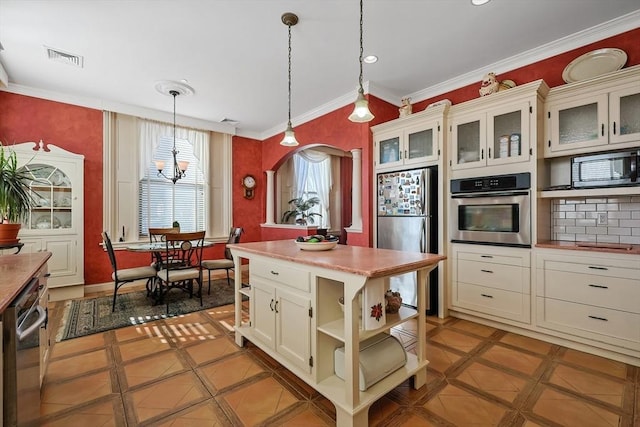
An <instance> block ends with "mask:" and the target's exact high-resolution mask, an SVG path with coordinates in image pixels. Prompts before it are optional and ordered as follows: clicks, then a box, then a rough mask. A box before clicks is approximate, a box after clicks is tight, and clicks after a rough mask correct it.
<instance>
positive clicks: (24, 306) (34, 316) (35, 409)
mask: <svg viewBox="0 0 640 427" xmlns="http://www.w3.org/2000/svg"><path fill="white" fill-rule="evenodd" d="M40 286H41V284H40V281H39V279H38V278H37V277H36V278H33V279H32V280H31V281H30V282H29V284H28V285H27V286H26V287H25V288H24V289H23V291H22V292H21V293H20V294H19V295H18V296H17V297H16V299H15V300H14V301H13V302H12V303H11V304H10V305H9V307H7V309H6V310H5V311H4V313H3V315H2V329H3V334H2V335H3V350H4V354H3V401H4V402H3V404H4V408H3V409H4V414H3V415H4V417H3V418H4V425H5V426H21V425H25V424H28V423H31V422H33V421H34V420H35V419H37V418H38V417H39V415H40V339H39V337H40V328H41V327H43V325H45V323H46V322H47V311H46V309H45V308H43V307H41V306H40V305H38V296H39V292H38V291H39V289H40Z"/></svg>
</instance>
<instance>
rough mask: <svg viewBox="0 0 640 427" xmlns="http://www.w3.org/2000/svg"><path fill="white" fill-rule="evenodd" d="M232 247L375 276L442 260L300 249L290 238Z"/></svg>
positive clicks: (349, 249)
mask: <svg viewBox="0 0 640 427" xmlns="http://www.w3.org/2000/svg"><path fill="white" fill-rule="evenodd" d="M228 247H229V248H231V249H232V250H233V249H235V248H237V249H239V250H242V251H245V252H249V253H252V254H256V255H263V256H267V257H271V258H277V259H282V260H285V261H293V262H297V263H300V264H307V265H313V266H316V267H322V268H328V269H331V270H338V271H344V272H346V273H352V274H358V275H361V276H365V277H369V278H376V277H384V276H389V275H395V274H401V273H406V272H409V271H415V270H419V269H421V268H426V267H429V266H432V265H433V264H436V263H438V262H439V261H442V260H444V259H446V257H445V256H443V255H438V254H424V253H419V252H400V251H394V250H390V249H376V248H368V247H361V246H349V245H337V246H336V247H335V248H334V249H331V250H328V251H304V250H301V249H299V248H298V246H297V245H296V243H295V241H293V240H274V241H267V242H252V243H237V244H230V245H228Z"/></svg>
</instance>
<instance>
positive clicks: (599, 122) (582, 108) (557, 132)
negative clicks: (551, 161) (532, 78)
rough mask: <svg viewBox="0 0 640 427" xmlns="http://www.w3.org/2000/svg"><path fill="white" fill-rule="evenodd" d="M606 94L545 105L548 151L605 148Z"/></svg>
mask: <svg viewBox="0 0 640 427" xmlns="http://www.w3.org/2000/svg"><path fill="white" fill-rule="evenodd" d="M607 100H608V97H607V94H606V93H604V94H600V95H598V96H590V97H588V98H580V99H574V100H571V101H568V102H565V103H558V104H549V105H548V107H547V108H548V112H547V119H548V120H549V124H550V139H549V141H548V142H547V148H548V149H549V150H550V151H552V152H553V151H565V150H572V149H575V148H585V147H594V146H598V145H605V144H607V141H608V135H607V133H608V124H607V123H608V108H607V104H608V102H607Z"/></svg>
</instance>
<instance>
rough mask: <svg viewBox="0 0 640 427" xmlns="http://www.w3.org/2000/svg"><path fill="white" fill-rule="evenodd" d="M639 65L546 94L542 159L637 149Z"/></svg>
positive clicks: (639, 135)
mask: <svg viewBox="0 0 640 427" xmlns="http://www.w3.org/2000/svg"><path fill="white" fill-rule="evenodd" d="M638 79H640V66H634V67H630V68H628V69H625V70H621V71H619V72H616V73H611V74H608V75H605V76H602V77H598V78H595V79H591V80H588V81H582V82H577V83H571V84H568V85H564V86H560V87H557V88H554V89H551V90H550V91H549V96H548V97H547V104H546V108H545V109H546V114H545V117H546V131H545V133H546V144H545V147H544V156H545V157H555V156H567V155H573V154H581V153H590V152H596V151H604V150H616V149H620V148H628V147H634V146H637V144H638V142H639V141H640V120H639V119H638V117H640V85H638V81H639V80H638Z"/></svg>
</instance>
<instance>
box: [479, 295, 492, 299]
mask: <svg viewBox="0 0 640 427" xmlns="http://www.w3.org/2000/svg"><path fill="white" fill-rule="evenodd" d="M480 295H482V296H483V297H485V298H493V295H487V294H480Z"/></svg>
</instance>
